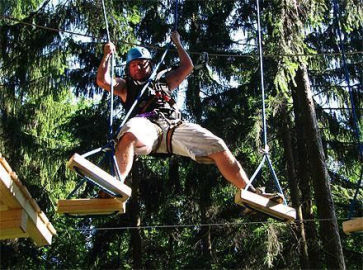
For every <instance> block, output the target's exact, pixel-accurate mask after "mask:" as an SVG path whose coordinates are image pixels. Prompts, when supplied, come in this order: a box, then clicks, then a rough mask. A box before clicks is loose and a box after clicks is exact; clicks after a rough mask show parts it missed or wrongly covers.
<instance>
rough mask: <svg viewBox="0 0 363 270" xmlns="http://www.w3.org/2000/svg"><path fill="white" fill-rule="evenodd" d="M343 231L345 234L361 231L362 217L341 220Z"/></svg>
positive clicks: (362, 226)
mask: <svg viewBox="0 0 363 270" xmlns="http://www.w3.org/2000/svg"><path fill="white" fill-rule="evenodd" d="M343 231H344V232H345V233H346V234H350V233H352V232H362V231H363V217H358V218H353V219H351V220H348V221H344V222H343Z"/></svg>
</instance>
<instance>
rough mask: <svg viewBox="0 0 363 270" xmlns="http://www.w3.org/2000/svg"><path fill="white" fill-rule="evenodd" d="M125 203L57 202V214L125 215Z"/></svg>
mask: <svg viewBox="0 0 363 270" xmlns="http://www.w3.org/2000/svg"><path fill="white" fill-rule="evenodd" d="M125 204H126V201H123V200H121V199H118V198H111V199H72V200H59V201H58V209H57V212H58V213H60V214H72V215H105V214H111V213H114V212H118V214H122V213H125Z"/></svg>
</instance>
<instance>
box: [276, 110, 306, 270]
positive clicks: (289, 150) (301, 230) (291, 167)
mask: <svg viewBox="0 0 363 270" xmlns="http://www.w3.org/2000/svg"><path fill="white" fill-rule="evenodd" d="M281 122H282V123H281V124H282V126H281V135H282V141H283V145H284V155H285V158H286V165H287V175H288V183H289V188H290V191H291V202H292V206H293V207H294V208H295V209H296V214H297V218H298V220H300V221H303V216H302V210H301V194H299V188H298V181H297V176H296V168H295V167H296V166H295V159H294V149H293V147H292V145H293V144H292V138H291V134H290V128H289V126H290V125H289V123H290V121H289V117H288V113H287V111H286V105H285V104H283V107H282V109H281ZM304 225H305V224H304V223H303V222H301V223H298V226H297V230H296V233H297V235H298V236H299V239H300V241H299V244H300V252H299V253H300V263H301V268H302V269H309V268H310V264H309V254H308V245H307V241H306V235H305V226H304Z"/></svg>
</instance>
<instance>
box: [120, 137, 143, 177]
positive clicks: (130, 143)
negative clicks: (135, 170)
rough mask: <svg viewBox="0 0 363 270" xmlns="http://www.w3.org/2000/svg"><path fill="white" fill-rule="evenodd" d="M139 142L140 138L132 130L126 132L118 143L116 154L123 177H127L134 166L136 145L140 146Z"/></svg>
mask: <svg viewBox="0 0 363 270" xmlns="http://www.w3.org/2000/svg"><path fill="white" fill-rule="evenodd" d="M138 144H139V142H138V140H137V139H136V137H135V136H134V134H132V133H130V132H127V133H125V134H124V135H123V136H122V138H121V139H120V140H119V142H118V143H117V146H116V153H115V155H116V160H117V165H118V167H119V169H120V174H121V178H122V179H125V178H126V176H127V175H128V174H129V172H130V170H131V168H132V164H133V161H134V154H135V147H138V146H139V145H138Z"/></svg>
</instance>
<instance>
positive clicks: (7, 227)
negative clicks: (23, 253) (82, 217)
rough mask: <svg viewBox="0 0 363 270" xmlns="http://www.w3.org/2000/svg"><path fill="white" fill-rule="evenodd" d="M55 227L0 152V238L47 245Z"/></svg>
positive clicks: (50, 241)
mask: <svg viewBox="0 0 363 270" xmlns="http://www.w3.org/2000/svg"><path fill="white" fill-rule="evenodd" d="M55 234H56V230H55V229H54V227H53V226H52V224H51V223H50V222H49V220H48V218H47V217H46V215H45V214H44V213H43V212H42V211H41V210H40V208H39V206H38V204H37V203H36V201H35V200H34V199H33V198H32V196H31V195H30V193H29V191H28V190H27V188H26V187H25V186H24V185H23V184H22V183H21V182H20V180H19V178H18V176H17V175H16V173H15V172H14V171H13V170H12V169H11V167H10V166H9V164H8V163H7V162H6V160H5V159H4V158H3V157H2V156H1V154H0V240H3V239H13V238H26V237H30V238H32V239H33V241H34V242H35V244H36V245H37V246H44V245H50V244H51V243H52V237H53V235H55Z"/></svg>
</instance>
